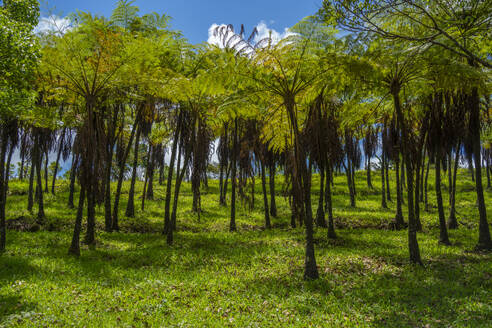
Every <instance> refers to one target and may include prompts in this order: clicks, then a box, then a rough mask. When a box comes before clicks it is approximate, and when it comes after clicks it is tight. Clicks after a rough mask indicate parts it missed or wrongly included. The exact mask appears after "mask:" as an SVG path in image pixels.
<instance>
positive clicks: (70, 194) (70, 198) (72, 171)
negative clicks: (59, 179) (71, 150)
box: [68, 154, 78, 208]
mask: <svg viewBox="0 0 492 328" xmlns="http://www.w3.org/2000/svg"><path fill="white" fill-rule="evenodd" d="M77 162H78V157H77V155H75V154H72V165H71V168H70V187H69V192H68V207H69V208H74V207H75V205H74V204H73V194H74V192H75V178H76V176H77V175H76V171H77Z"/></svg>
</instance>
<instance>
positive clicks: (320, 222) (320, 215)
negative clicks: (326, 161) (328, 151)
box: [316, 165, 326, 228]
mask: <svg viewBox="0 0 492 328" xmlns="http://www.w3.org/2000/svg"><path fill="white" fill-rule="evenodd" d="M324 184H325V168H324V167H323V166H322V165H321V167H320V168H319V195H318V210H317V211H316V225H317V226H318V227H323V228H326V220H325V209H324V204H323V199H324V197H325V189H324Z"/></svg>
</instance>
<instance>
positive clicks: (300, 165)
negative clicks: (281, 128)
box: [285, 98, 319, 279]
mask: <svg viewBox="0 0 492 328" xmlns="http://www.w3.org/2000/svg"><path fill="white" fill-rule="evenodd" d="M285 106H286V108H287V112H288V114H289V120H290V125H291V129H292V131H293V132H294V159H295V160H294V172H293V175H292V176H293V179H292V184H293V187H294V185H295V184H296V185H297V187H296V188H294V190H297V191H298V192H297V193H296V196H297V197H295V199H296V200H295V202H296V201H297V202H298V204H299V206H298V209H299V210H300V211H301V213H302V212H304V213H303V214H304V223H305V232H306V255H305V261H304V279H318V278H319V273H318V266H317V265H316V258H315V255H314V231H313V218H312V216H309V209H307V208H306V207H305V201H304V199H303V196H304V195H303V193H302V191H303V189H304V190H308V191H309V193H310V191H311V185H310V181H304V182H303V179H305V178H306V177H307V173H308V172H307V169H306V161H305V160H306V157H305V156H304V155H305V154H304V152H303V148H302V147H301V144H300V143H301V140H300V132H299V127H298V123H297V115H296V112H295V107H294V106H295V102H294V101H293V99H289V98H287V99H286V101H285ZM306 180H307V179H306ZM303 210H304V211H303Z"/></svg>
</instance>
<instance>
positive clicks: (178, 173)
mask: <svg viewBox="0 0 492 328" xmlns="http://www.w3.org/2000/svg"><path fill="white" fill-rule="evenodd" d="M184 157H185V159H184V163H183V168H182V169H181V171H180V168H179V167H180V165H181V147H180V148H179V152H178V164H177V168H176V183H175V185H174V200H173V211H172V213H171V222H172V226H173V229H174V230H176V212H177V209H178V197H179V190H180V188H181V182H182V181H183V178H184V175H185V173H186V169H187V167H188V163H189V161H190V158H191V148H190V147H189V149H188V150H187V151H186V152H185V155H184Z"/></svg>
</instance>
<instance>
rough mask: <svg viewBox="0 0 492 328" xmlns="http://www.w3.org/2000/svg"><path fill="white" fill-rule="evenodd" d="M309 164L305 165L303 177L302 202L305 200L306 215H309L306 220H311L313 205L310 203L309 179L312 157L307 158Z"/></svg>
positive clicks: (311, 170) (310, 176) (310, 177)
mask: <svg viewBox="0 0 492 328" xmlns="http://www.w3.org/2000/svg"><path fill="white" fill-rule="evenodd" d="M308 160H309V165H308V167H307V170H306V171H305V178H304V193H305V194H304V202H305V205H304V206H305V209H306V215H307V216H309V217H308V218H307V220H309V221H311V222H313V221H314V220H313V207H312V205H311V179H312V175H313V174H312V172H313V167H312V165H313V164H312V163H313V162H312V159H311V158H309V159H308Z"/></svg>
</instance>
